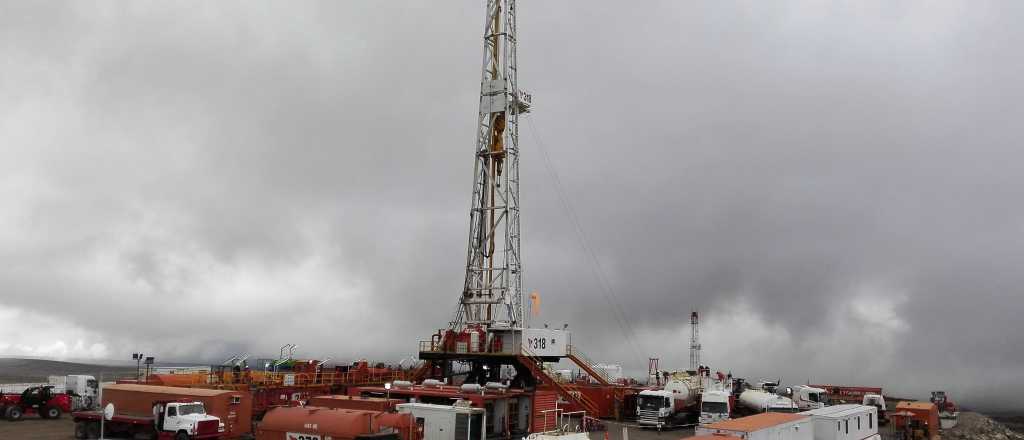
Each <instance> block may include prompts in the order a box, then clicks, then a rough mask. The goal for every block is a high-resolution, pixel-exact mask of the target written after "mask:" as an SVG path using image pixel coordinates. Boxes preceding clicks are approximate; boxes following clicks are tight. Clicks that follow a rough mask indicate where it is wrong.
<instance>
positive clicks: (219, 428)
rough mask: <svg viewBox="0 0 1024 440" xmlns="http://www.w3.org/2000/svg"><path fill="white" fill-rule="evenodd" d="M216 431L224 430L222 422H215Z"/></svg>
mask: <svg viewBox="0 0 1024 440" xmlns="http://www.w3.org/2000/svg"><path fill="white" fill-rule="evenodd" d="M217 432H224V422H220V423H219V424H217Z"/></svg>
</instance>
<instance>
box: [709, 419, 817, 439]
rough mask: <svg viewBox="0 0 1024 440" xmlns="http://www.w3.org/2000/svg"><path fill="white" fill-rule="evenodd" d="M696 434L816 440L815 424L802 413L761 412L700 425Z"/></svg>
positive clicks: (742, 437) (744, 437)
mask: <svg viewBox="0 0 1024 440" xmlns="http://www.w3.org/2000/svg"><path fill="white" fill-rule="evenodd" d="M694 434H695V435H698V436H700V435H709V436H733V437H738V438H740V439H743V440H814V424H813V423H812V421H811V418H810V417H807V416H805V415H801V414H790V413H761V414H757V415H753V416H750V417H742V418H738V419H731V420H723V421H721V422H715V423H711V424H708V425H704V426H698V427H697V429H696V431H695V433H694Z"/></svg>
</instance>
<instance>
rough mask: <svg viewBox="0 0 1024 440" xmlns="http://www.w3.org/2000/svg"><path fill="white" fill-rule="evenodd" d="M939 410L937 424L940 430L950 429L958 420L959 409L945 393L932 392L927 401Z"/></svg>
mask: <svg viewBox="0 0 1024 440" xmlns="http://www.w3.org/2000/svg"><path fill="white" fill-rule="evenodd" d="M929 400H930V401H931V402H932V403H934V404H935V406H936V407H938V409H939V423H940V424H941V426H942V429H952V428H953V427H954V426H956V425H957V423H958V421H959V419H960V409H959V408H957V406H956V403H953V401H952V400H950V399H949V396H947V395H946V392H945V391H932V397H931V399H929Z"/></svg>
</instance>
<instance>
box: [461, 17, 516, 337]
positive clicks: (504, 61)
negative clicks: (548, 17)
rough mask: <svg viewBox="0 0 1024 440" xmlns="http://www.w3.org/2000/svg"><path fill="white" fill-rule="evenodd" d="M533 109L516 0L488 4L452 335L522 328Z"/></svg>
mask: <svg viewBox="0 0 1024 440" xmlns="http://www.w3.org/2000/svg"><path fill="white" fill-rule="evenodd" d="M529 110H530V95H529V94H528V93H525V92H523V91H521V90H520V89H519V83H518V74H517V69H516V9H515V0H488V1H487V20H486V21H485V25H484V55H483V65H482V67H481V73H480V108H479V111H478V113H477V133H476V148H475V149H474V151H473V156H474V167H473V200H472V207H471V208H470V211H469V215H470V223H469V245H468V246H467V250H466V278H465V284H464V286H463V289H462V295H461V297H460V299H459V305H458V308H457V310H456V312H455V319H454V320H452V323H451V327H452V329H453V330H460V329H462V328H465V327H466V326H467V325H477V326H481V327H483V328H485V329H486V328H490V327H492V326H499V327H504V328H515V327H523V326H524V322H523V320H524V319H525V315H524V314H523V292H522V276H523V273H522V263H521V261H520V253H519V235H520V234H519V115H520V114H521V113H526V112H528V111H529Z"/></svg>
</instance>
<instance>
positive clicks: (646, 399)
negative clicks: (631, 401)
mask: <svg viewBox="0 0 1024 440" xmlns="http://www.w3.org/2000/svg"><path fill="white" fill-rule="evenodd" d="M637 400H638V402H637V405H638V406H639V407H640V409H642V410H647V411H651V410H658V409H661V408H664V407H666V406H668V402H667V401H668V399H666V398H664V397H661V396H640V397H639V398H638V399H637Z"/></svg>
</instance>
